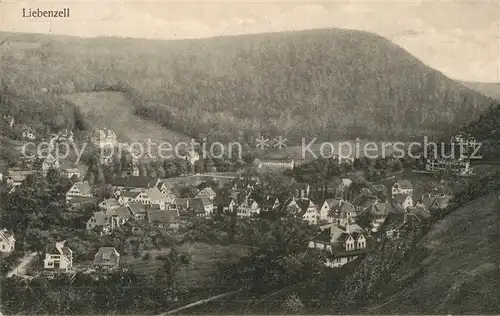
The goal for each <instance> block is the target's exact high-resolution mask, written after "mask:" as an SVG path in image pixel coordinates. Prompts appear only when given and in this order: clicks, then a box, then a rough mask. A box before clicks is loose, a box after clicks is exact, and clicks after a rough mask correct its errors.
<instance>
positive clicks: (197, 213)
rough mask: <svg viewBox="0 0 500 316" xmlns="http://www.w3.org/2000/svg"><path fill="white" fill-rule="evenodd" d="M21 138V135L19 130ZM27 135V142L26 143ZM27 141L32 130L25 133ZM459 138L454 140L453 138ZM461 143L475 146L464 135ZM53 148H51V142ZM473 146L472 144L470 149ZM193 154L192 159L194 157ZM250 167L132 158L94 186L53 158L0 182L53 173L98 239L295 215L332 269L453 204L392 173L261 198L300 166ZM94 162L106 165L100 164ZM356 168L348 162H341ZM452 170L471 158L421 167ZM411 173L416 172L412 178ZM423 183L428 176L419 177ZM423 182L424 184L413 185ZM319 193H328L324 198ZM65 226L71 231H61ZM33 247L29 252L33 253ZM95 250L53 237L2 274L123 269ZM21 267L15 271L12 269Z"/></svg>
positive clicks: (103, 143) (111, 251)
mask: <svg viewBox="0 0 500 316" xmlns="http://www.w3.org/2000/svg"><path fill="white" fill-rule="evenodd" d="M23 135H24V134H23ZM72 135H73V134H72V133H71V132H68V131H65V132H64V134H62V135H59V136H58V135H54V136H53V138H52V139H53V140H54V139H56V138H62V139H64V140H68V138H69V139H71V141H74V140H73V136H72ZM28 136H30V137H28ZM26 137H27V138H28V139H30V140H31V138H32V137H31V134H29V135H28V134H27V136H26ZM91 140H92V142H93V144H94V145H95V146H96V147H98V148H102V147H112V146H116V145H117V136H116V134H115V133H114V132H113V131H111V130H97V131H95V132H94V134H93V138H91ZM463 140H464V138H461V137H460V136H457V137H454V138H452V140H451V143H452V142H462V141H463ZM466 141H467V144H473V143H475V141H474V140H470V139H467V140H466ZM51 143H53V142H51ZM471 146H472V145H471ZM193 157H194V158H193ZM184 159H185V160H186V161H187V162H188V163H189V164H191V165H192V164H194V163H195V162H196V161H198V160H200V155H199V154H198V153H196V152H194V153H191V154H188V155H186V157H185V158H184ZM257 161H258V162H257V163H254V164H253V167H252V168H253V171H254V172H253V173H252V172H248V168H247V169H246V171H240V172H225V173H224V172H220V173H217V172H212V173H208V172H207V173H204V174H193V173H191V174H184V175H182V176H180V177H176V178H161V177H158V176H156V177H154V176H149V175H143V174H141V172H140V168H139V167H138V163H137V161H132V162H131V163H130V164H129V165H127V166H125V167H124V168H123V169H122V170H121V174H119V175H116V176H114V177H113V178H112V179H111V180H110V181H109V182H107V183H101V184H99V185H97V184H95V183H90V182H89V181H88V180H84V176H83V175H82V173H81V171H80V170H79V169H78V168H76V166H68V165H65V164H63V163H61V162H60V161H59V160H58V159H57V157H55V156H54V155H53V154H51V153H50V152H49V153H48V154H47V155H45V156H43V157H39V158H38V159H36V160H35V161H33V162H31V163H28V164H25V167H24V168H25V169H23V170H16V168H13V169H11V170H9V171H7V172H6V173H5V175H4V176H3V179H2V180H3V183H4V185H5V187H6V188H7V189H6V190H7V192H8V193H7V194H10V195H12V194H13V193H14V192H16V191H18V190H21V189H22V188H23V185H24V184H25V183H26V181H27V179H29V177H30V176H33V175H41V176H42V177H49V174H50V173H51V172H54V170H56V171H57V173H58V174H59V175H60V176H61V177H63V178H66V179H68V186H69V189H67V190H66V191H65V192H63V195H64V197H63V200H64V201H63V203H65V204H66V207H67V209H68V210H70V211H71V212H74V213H79V214H80V215H82V214H88V215H87V217H86V218H83V221H84V223H83V224H84V227H85V229H86V231H87V232H88V234H91V235H94V236H114V235H115V233H118V232H120V233H119V234H118V235H117V236H124V232H125V236H136V237H138V238H140V237H139V236H142V235H141V234H143V233H144V231H147V230H158V229H160V230H163V231H168V232H169V234H173V235H175V234H176V232H177V231H179V230H182V227H188V226H189V225H188V223H190V222H193V221H197V220H207V221H210V219H211V218H213V217H214V216H217V215H220V214H226V215H230V216H235V217H236V218H237V219H239V220H240V221H250V222H251V221H253V220H254V219H255V218H259V217H269V216H270V215H269V214H273V215H272V216H271V217H273V218H275V219H277V220H280V219H283V218H289V217H291V218H295V219H299V220H301V221H302V222H304V223H306V224H308V225H310V226H312V227H314V229H316V230H317V233H316V235H315V236H313V237H312V238H311V239H310V241H309V242H308V244H307V245H304V246H305V247H306V248H308V249H309V251H312V252H314V251H326V253H327V259H326V261H325V262H324V265H325V266H327V267H331V268H337V267H341V266H344V265H346V264H347V263H350V262H352V261H355V260H356V259H357V258H359V257H362V256H363V255H365V254H366V253H367V252H368V251H369V250H370V249H371V248H372V247H373V246H374V245H375V244H376V243H379V242H383V241H387V240H391V239H397V238H400V237H401V236H400V231H401V230H403V229H408V227H413V226H415V225H419V224H422V223H425V222H426V221H428V220H429V219H430V218H431V217H432V216H433V214H436V213H439V212H441V211H442V210H444V209H446V208H447V207H448V205H449V203H450V200H451V199H452V193H453V192H452V191H453V190H450V188H449V187H447V186H446V185H441V184H442V183H443V182H442V181H441V184H440V183H439V182H435V184H434V185H429V183H432V181H431V182H429V181H427V182H425V183H426V184H425V185H424V186H423V185H422V184H421V183H419V184H418V187H419V188H418V189H415V188H414V186H415V183H412V181H410V180H408V179H406V178H405V175H406V174H407V173H405V172H403V171H404V170H403V169H400V170H398V171H397V172H395V173H394V174H395V175H397V176H394V175H393V176H391V177H388V178H387V179H385V180H384V181H377V182H373V183H365V184H364V185H360V181H359V179H356V178H355V177H353V176H351V175H349V174H345V177H344V178H340V179H339V180H340V181H338V184H336V185H335V187H333V188H330V189H331V190H330V193H329V194H327V195H328V197H326V198H323V199H322V198H320V195H318V194H314V192H313V189H312V187H313V185H314V183H306V182H298V181H296V180H292V182H291V183H289V185H288V186H289V188H290V190H289V191H288V192H289V195H287V196H283V195H281V196H278V195H271V194H263V193H262V190H261V189H262V186H263V184H262V181H261V178H260V177H259V172H261V173H264V172H269V171H270V170H274V172H276V171H277V172H278V173H281V172H283V171H284V170H292V169H293V168H294V165H295V164H296V163H295V162H294V161H293V160H291V161H273V160H269V161H260V160H257ZM100 163H106V162H103V161H100ZM344 164H353V162H344ZM445 169H446V170H450V171H451V172H453V173H454V174H455V175H456V176H469V175H471V174H472V167H470V164H469V161H468V160H467V157H459V158H458V159H457V160H449V159H448V160H444V159H441V160H440V159H433V160H428V161H427V163H426V171H427V173H431V172H437V171H445ZM412 172H413V174H418V172H417V173H415V170H413V171H410V173H412ZM421 176H422V177H428V175H427V174H425V175H421ZM416 181H420V182H421V180H416ZM103 185H105V186H106V188H108V189H109V190H108V192H107V194H106V196H103V195H102V194H99V191H100V189H99V187H101V188H102V186H103ZM322 196H323V197H325V194H324V193H323V194H322ZM67 228H68V229H71V227H67ZM0 239H1V240H0V244H1V246H0V251H1V252H2V253H3V254H4V256H8V254H10V253H12V252H14V251H15V249H16V247H17V246H18V245H19V244H20V243H22V242H23V240H24V236H21V235H19V234H16V232H15V230H14V231H13V230H12V229H10V230H9V229H5V228H4V229H3V230H2V232H1V234H0ZM31 250H33V249H31ZM94 251H95V252H94V253H86V254H81V253H80V254H78V257H82V255H83V256H85V257H88V258H93V260H91V263H89V262H88V260H87V261H86V262H85V264H80V262H78V260H75V249H72V245H71V244H70V243H68V242H67V241H66V240H55V242H54V243H50V244H47V245H44V248H40V249H36V250H35V251H34V252H31V253H27V254H26V255H25V256H24V257H23V258H20V260H18V261H16V264H14V266H13V267H12V271H10V272H9V273H8V276H16V275H17V276H24V277H27V276H26V275H28V274H29V275H31V277H33V276H40V277H50V278H52V277H54V275H55V274H60V273H69V274H75V273H76V272H77V271H80V272H82V271H84V272H85V273H91V274H92V273H94V274H96V273H97V274H99V273H100V274H102V272H103V271H105V272H109V271H111V270H115V269H119V268H120V267H121V261H120V257H121V254H120V252H119V251H118V249H116V247H114V246H113V245H111V244H102V245H100V247H99V248H98V249H96V250H94ZM25 252H26V251H25ZM35 254H38V255H39V257H40V258H43V259H41V260H42V261H43V264H41V265H38V269H36V271H34V272H33V271H30V272H28V271H27V270H28V269H27V268H26V267H27V266H28V263H29V262H30V261H32V260H34V258H35V257H36V256H35ZM16 265H17V266H16Z"/></svg>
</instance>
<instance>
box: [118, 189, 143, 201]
mask: <svg viewBox="0 0 500 316" xmlns="http://www.w3.org/2000/svg"><path fill="white" fill-rule="evenodd" d="M141 193H142V190H137V189H136V190H130V191H129V190H122V191H120V196H122V197H126V198H132V199H135V198H137V196H139V194H141Z"/></svg>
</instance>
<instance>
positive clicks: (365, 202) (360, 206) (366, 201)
mask: <svg viewBox="0 0 500 316" xmlns="http://www.w3.org/2000/svg"><path fill="white" fill-rule="evenodd" d="M375 202H377V198H376V197H375V196H372V195H358V196H357V197H356V198H354V200H353V201H352V204H353V205H354V206H355V207H356V209H357V210H358V213H362V212H364V211H365V210H366V209H368V208H369V207H370V206H372V205H373V204H374V203H375Z"/></svg>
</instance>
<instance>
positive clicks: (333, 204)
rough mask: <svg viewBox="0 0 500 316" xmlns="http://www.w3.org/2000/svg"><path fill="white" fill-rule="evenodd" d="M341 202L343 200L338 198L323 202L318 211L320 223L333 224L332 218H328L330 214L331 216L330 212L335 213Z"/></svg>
mask: <svg viewBox="0 0 500 316" xmlns="http://www.w3.org/2000/svg"><path fill="white" fill-rule="evenodd" d="M341 201H343V200H342V199H340V198H336V199H327V200H325V202H323V204H322V206H321V208H320V211H319V214H320V215H319V219H320V221H324V222H328V223H333V217H332V216H330V214H332V212H335V211H336V210H337V209H338V207H339V204H340V203H341Z"/></svg>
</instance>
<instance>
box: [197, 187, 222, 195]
mask: <svg viewBox="0 0 500 316" xmlns="http://www.w3.org/2000/svg"><path fill="white" fill-rule="evenodd" d="M198 194H200V195H203V194H206V195H208V196H216V195H217V194H216V193H215V191H214V189H212V188H211V187H206V188H203V189H202V190H200V192H198Z"/></svg>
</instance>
